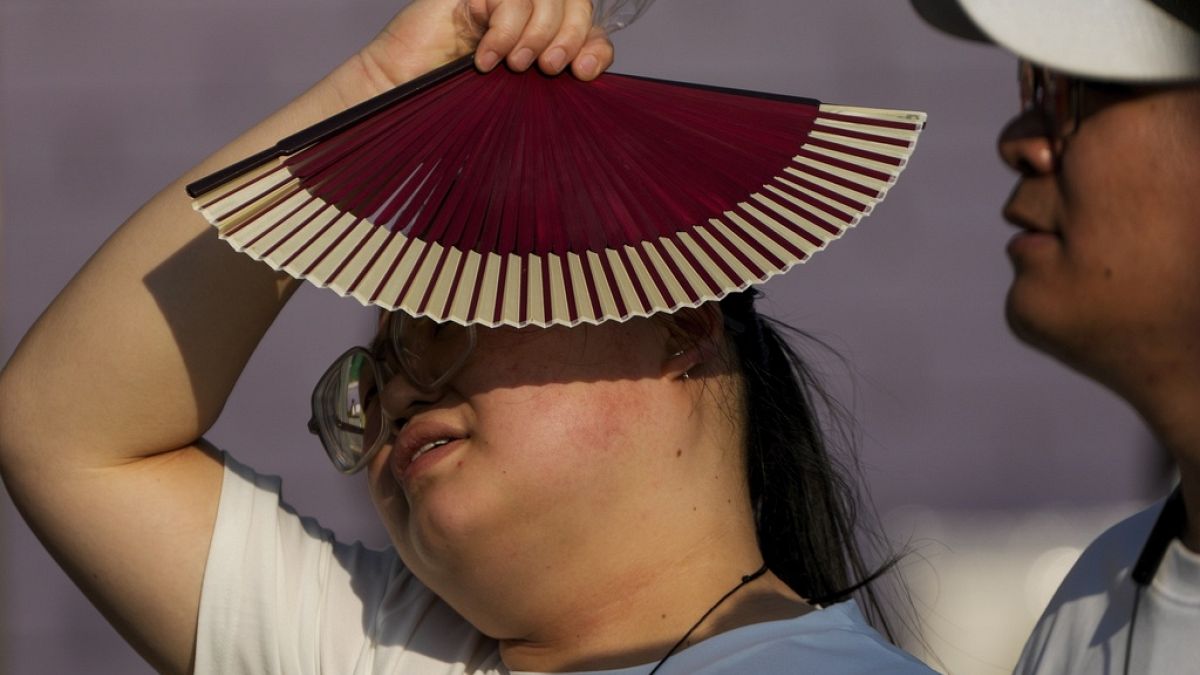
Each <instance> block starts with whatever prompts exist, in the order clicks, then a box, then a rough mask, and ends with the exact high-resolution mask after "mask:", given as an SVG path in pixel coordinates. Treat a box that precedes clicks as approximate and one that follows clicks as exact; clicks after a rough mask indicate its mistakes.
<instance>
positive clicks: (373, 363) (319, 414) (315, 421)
mask: <svg viewBox="0 0 1200 675" xmlns="http://www.w3.org/2000/svg"><path fill="white" fill-rule="evenodd" d="M355 355H361V356H364V357H365V359H364V363H365V364H366V365H368V366H369V367H370V368H371V369H372V370H373V371H374V373H373V374H374V376H375V381H376V382H377V383H378V386H379V388H380V390H382V389H383V387H385V386H387V383H388V382H389V381H391V379H392V377H394V373H393V372H392V370H391V368H388V367H387V363H386V362H382V361H381V360H380V359H379V358H378V357H377V356H375V354H373V353H371V350H369V349H367V348H366V347H359V346H355V347H351V348H350V349H347V350H346V351H344V352H342V354H341V356H339V357H337V358H336V359H334V360H333V363H331V364H330V365H329V367H328V368H326V369H325V372H324V373H323V374H322V375H321V377H320V378H319V379H318V380H317V384H316V386H315V387H313V391H312V396H311V397H310V399H309V403H310V405H311V410H312V416H311V417H309V419H308V430H309V432H310V433H312V434H314V435H315V436H316V437H317V438H319V439H320V440H321V447H323V448H324V449H325V455H326V456H328V457H329V461H330V462H332V463H333V466H334V468H336V469H337V470H338V471H339V472H340V473H343V474H345V475H347V476H349V475H351V474H355V473H358V472H359V471H362V469H363V467H365V466H366V465H367V464H369V463H370V462H371V460H372V459H374V457H375V455H376V454H377V453H378V452H379V450H380V448H382V447H383V446H384V444H385V443H387V441H388V439H389V438H391V436H392V434H391V433H390V432H389V431H388V430H389V429H391V426H392V423H393V422H395V420H393V419H392V418H391V416H389V415H388V413H387V411H386V410H385V409H384V407H383V406H382V405H380V406H379V415H380V424H379V434H378V436H376V437H375V439H374V440H372V441H371V443H370V447H367V442H366V441H367V439H366V434H365V432H366V430H365V429H362V428H359V427H353V426H351V425H347V424H345V423H343V422H341V421H340V420H338V418H337V415H336V414H334V415H329V414H328V409H327V406H326V404H325V400H324V396H323V394H324V391H325V388H326V386H325V385H326V383H327V382H328V381H329V380H330V379H333V378H340V375H341V371H342V368H343V367H344V366H343V364H344V363H345V361H346V360H347V359H349V358H351V357H353V356H355ZM322 420H332V421H333V424H334V425H336V426H337V429H338V430H339V431H349V432H352V433H359V434H362V435H363V450H362V454H361V455H360V456H359V458H358V460H357V461H355V462H354V463H353V464H349V465H347V464H344V463H343V462H341V461H339V460H338V457H339V456H350V455H352V454H354V453H350V452H344V448H342V447H340V443H339V442H338V441H336V440H333V439H334V438H336V436H334V435H333V434H332V433H330V430H328V429H326V428H325V427H324V426H323V425H322V424H321V421H322Z"/></svg>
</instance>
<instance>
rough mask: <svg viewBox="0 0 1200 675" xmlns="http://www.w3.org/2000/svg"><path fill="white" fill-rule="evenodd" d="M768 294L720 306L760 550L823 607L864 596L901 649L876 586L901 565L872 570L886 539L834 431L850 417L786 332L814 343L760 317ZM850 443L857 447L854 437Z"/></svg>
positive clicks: (746, 294) (736, 296)
mask: <svg viewBox="0 0 1200 675" xmlns="http://www.w3.org/2000/svg"><path fill="white" fill-rule="evenodd" d="M758 295H759V293H758V292H757V291H753V290H750V291H743V292H740V293H733V294H730V295H728V296H726V297H725V298H724V299H723V300H722V301H721V303H720V306H721V311H722V314H723V318H724V322H725V333H726V336H727V341H728V342H729V343H730V344H729V346H731V347H732V348H733V352H734V354H733V355H732V360H733V361H734V363H733V364H732V365H734V366H735V367H736V370H737V371H738V372H740V375H741V379H742V387H741V389H742V392H741V395H742V410H743V411H744V415H745V420H744V431H743V433H744V438H745V446H746V474H747V480H748V482H749V489H750V500H751V504H752V506H753V508H754V519H755V527H756V533H757V536H758V545H759V549H760V550H761V551H762V554H763V558H764V560H765V562H766V564H767V565H768V567H770V569H771V571H772V572H774V573H775V575H776V576H778V577H779V578H780V579H781V580H783V581H784V583H786V584H787V585H788V586H789V587H791V589H792V590H793V591H795V592H796V593H797V594H799V595H800V596H801V597H803V598H806V599H808V600H809V601H811V602H813V603H816V604H819V605H829V604H834V603H836V602H840V601H842V600H846V599H848V598H850V597H851V596H853V595H854V594H856V593H857V595H858V599H859V601H860V604H861V605H862V609H863V611H864V613H865V614H866V616H867V618H868V619H869V620H870V621H871V623H872V624H874V625H875V627H876V628H877V629H879V630H880V631H881V632H882V633H884V634H885V635H887V637H888V638H889V639H891V640H892V641H895V640H896V639H897V637H898V636H897V634H896V631H895V630H894V628H893V623H892V621H891V620H890V619H889V616H888V613H887V612H885V611H884V604H883V602H882V600H881V594H880V592H879V591H878V590H877V589H876V588H874V587H873V586H872V583H873V582H875V581H876V580H877V579H879V577H880V576H881V575H883V574H884V573H885V572H887V571H888V570H889V569H891V567H893V566H894V565H895V562H896V558H895V557H894V556H892V557H889V558H887V559H885V560H884V561H883V562H882V563H879V564H878V566H877V567H871V566H870V565H869V563H868V561H867V559H866V557H865V556H864V554H863V551H862V545H863V544H864V543H870V544H879V543H880V542H881V539H880V538H878V536H876V535H875V533H874V531H873V530H872V529H871V527H870V526H865V525H866V524H865V523H860V507H861V506H862V505H863V502H860V499H859V495H858V491H857V489H856V485H855V483H852V482H851V479H852V478H857V474H858V470H857V464H856V463H854V462H853V456H850V457H847V458H846V459H848V460H851V463H849V464H846V463H844V462H843V461H842V460H841V459H840V458H839V457H836V456H835V455H834V454H833V453H832V452H831V450H832V448H831V447H830V442H829V440H830V438H829V436H828V435H827V430H826V429H825V428H824V427H825V426H828V424H833V425H835V426H836V423H837V422H838V421H839V420H842V421H844V419H845V418H844V415H843V414H842V409H841V408H840V407H839V406H838V405H837V403H836V401H834V399H833V398H832V397H831V396H830V395H829V394H828V393H827V392H826V391H825V389H824V388H823V387H822V386H821V384H820V382H819V381H818V379H817V377H816V376H815V374H814V373H813V372H812V371H811V370H810V368H809V367H808V366H807V365H806V364H805V362H804V361H803V360H802V359H801V358H800V356H799V355H798V354H797V353H796V351H795V350H794V349H793V348H792V346H791V345H790V344H789V343H788V341H787V340H786V339H785V338H784V335H783V334H782V332H783V331H787V332H790V333H794V334H796V335H798V336H803V337H808V336H807V335H805V334H804V333H802V332H801V331H798V330H796V329H793V328H791V327H789V326H787V325H785V324H782V323H780V322H778V321H775V320H773V319H769V318H767V317H764V316H762V315H760V314H759V313H758V312H757V311H756V310H755V308H754V300H755V298H756V297H757V296H758ZM822 413H824V418H823V416H822ZM830 416H832V417H834V418H837V419H834V420H828V419H827V418H829V417H830ZM823 421H825V422H828V424H823ZM843 430H844V429H843ZM842 439H843V440H846V441H849V440H850V439H849V436H848V435H847V434H842ZM843 450H846V451H850V450H851V448H849V447H847V448H843ZM872 552H873V553H874V551H872Z"/></svg>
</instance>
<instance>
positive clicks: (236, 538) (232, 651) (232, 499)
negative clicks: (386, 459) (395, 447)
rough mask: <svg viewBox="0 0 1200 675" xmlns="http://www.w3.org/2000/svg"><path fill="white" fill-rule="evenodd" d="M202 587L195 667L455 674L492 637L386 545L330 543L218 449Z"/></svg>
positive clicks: (272, 482)
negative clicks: (221, 457) (217, 482)
mask: <svg viewBox="0 0 1200 675" xmlns="http://www.w3.org/2000/svg"><path fill="white" fill-rule="evenodd" d="M221 489H222V492H221V500H220V505H219V507H218V510H217V521H216V525H215V528H214V531H213V538H212V543H211V545H210V548H209V555H208V562H207V565H206V568H205V572H204V584H203V588H202V590H201V596H200V614H199V618H198V626H197V634H196V659H195V663H196V671H195V672H197V673H221V674H222V675H225V674H233V673H253V674H255V675H268V674H273V673H279V674H281V675H282V674H287V675H304V674H306V673H314V674H315V673H339V674H340V673H373V672H413V673H462V672H470V671H474V670H476V669H477V668H478V667H479V666H481V665H484V664H485V662H487V661H489V660H490V659H491V658H492V655H493V654H494V652H495V649H494V643H491V642H490V641H489V640H487V639H486V638H484V637H483V636H481V635H480V634H479V633H478V632H477V631H476V630H475V629H474V628H473V627H472V626H471V625H470V624H469V623H467V622H466V621H465V620H464V619H462V617H461V616H459V615H458V614H457V613H455V612H454V611H453V610H452V609H450V608H449V607H448V606H447V605H446V604H445V603H444V602H442V601H441V600H440V599H439V598H438V597H437V596H436V595H435V594H433V593H432V592H431V591H430V590H429V589H428V588H426V587H425V586H424V585H423V584H422V583H421V582H420V581H418V580H417V579H416V578H415V577H413V576H412V574H411V573H410V572H409V571H408V570H407V568H405V567H404V565H403V564H402V563H401V562H400V560H399V558H398V556H396V555H395V553H394V551H375V550H371V549H368V548H365V547H363V546H362V545H360V544H354V545H345V544H341V543H339V542H337V541H336V540H335V539H334V537H333V535H332V533H331V532H329V531H328V530H326V529H324V528H322V527H321V526H320V525H319V524H318V523H317V522H316V521H315V520H313V519H311V518H302V517H300V516H298V515H296V514H295V512H293V511H292V510H291V508H290V507H288V506H287V505H286V504H285V503H284V502H282V501H281V499H280V482H279V479H278V478H276V477H273V476H262V475H259V474H257V473H255V472H254V471H253V470H251V469H249V468H248V467H246V466H244V465H242V464H240V463H238V462H237V461H236V460H234V459H233V458H232V457H230V456H229V455H228V454H226V455H225V476H224V480H223V482H222V488H221Z"/></svg>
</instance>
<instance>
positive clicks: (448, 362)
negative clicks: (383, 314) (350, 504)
mask: <svg viewBox="0 0 1200 675" xmlns="http://www.w3.org/2000/svg"><path fill="white" fill-rule="evenodd" d="M475 341H476V332H475V327H474V326H460V325H458V324H455V323H450V322H446V323H438V322H436V321H434V320H432V319H428V318H416V319H414V318H412V317H409V316H407V315H405V314H402V313H396V314H393V315H392V316H391V317H389V319H388V326H387V330H386V332H385V336H384V337H383V338H382V339H379V340H376V342H375V344H374V345H373V346H372V348H370V349H368V348H365V347H352V348H350V349H349V350H347V351H346V352H345V353H344V354H342V355H341V356H339V357H338V358H337V359H336V360H335V361H334V362H333V364H332V365H331V366H329V369H328V370H326V371H325V374H324V375H322V376H321V379H320V380H318V381H317V386H316V387H315V388H314V389H313V393H312V418H311V419H310V420H309V422H308V430H309V431H311V432H312V433H314V434H316V435H317V436H318V437H320V439H321V444H322V445H324V446H325V452H326V453H327V454H328V455H329V459H330V460H331V461H333V465H334V466H335V467H337V469H338V471H341V472H342V473H346V474H351V473H355V472H357V471H359V470H361V469H362V468H363V467H364V466H366V465H367V463H368V462H370V461H371V458H372V457H374V456H375V453H377V452H379V449H380V448H382V447H383V446H384V444H385V443H387V441H388V440H389V439H390V438H391V436H392V423H393V422H394V421H395V420H393V419H391V418H390V417H389V416H388V414H387V412H386V411H384V409H383V406H382V403H381V401H380V394H381V392H382V390H383V388H384V387H385V386H387V383H388V382H389V381H390V380H391V379H392V378H393V377H396V376H403V377H404V378H405V379H406V380H407V381H408V383H409V384H411V385H412V386H413V387H414V388H416V389H417V390H418V391H420V392H422V393H431V392H434V391H437V390H438V389H441V388H442V387H444V386H445V385H446V384H447V383H448V382H449V381H450V379H451V378H453V377H454V376H455V375H456V374H457V373H458V371H460V370H461V369H462V367H463V365H465V364H466V362H467V359H468V358H469V357H470V356H471V352H472V351H474V349H475Z"/></svg>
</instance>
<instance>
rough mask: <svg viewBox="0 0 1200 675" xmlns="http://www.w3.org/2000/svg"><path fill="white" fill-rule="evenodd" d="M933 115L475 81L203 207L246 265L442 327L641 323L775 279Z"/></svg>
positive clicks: (868, 196)
mask: <svg viewBox="0 0 1200 675" xmlns="http://www.w3.org/2000/svg"><path fill="white" fill-rule="evenodd" d="M923 124H924V115H923V114H921V113H915V112H906V111H887V110H870V109H860V108H844V107H837V106H828V105H822V104H820V103H819V102H817V101H814V100H811V99H801V98H794V97H785V96H775V95H768V94H757V93H753V92H742V91H734V90H727V89H718V88H711V87H703V86H697V85H687V84H681V83H674V82H665V81H660V80H649V79H643V78H636V77H630V76H622V75H613V74H610V75H605V76H603V77H601V78H599V79H598V80H596V81H595V82H591V83H584V82H580V81H578V80H576V79H574V78H571V77H546V76H544V75H541V74H538V73H533V72H530V73H522V74H517V73H513V72H510V71H508V70H505V69H497V70H496V71H494V72H492V73H489V74H481V73H479V72H476V71H474V70H466V71H464V72H462V73H460V74H457V75H454V76H452V77H450V78H448V79H446V80H444V81H442V82H440V83H438V84H436V85H434V86H432V87H429V88H427V89H426V90H424V91H422V92H421V93H420V94H418V95H416V96H413V97H412V98H409V99H406V100H403V101H401V102H400V103H398V104H396V105H394V106H391V107H390V108H388V109H387V110H385V111H384V112H382V113H380V114H377V115H375V116H374V117H372V118H370V119H368V120H366V121H363V122H361V123H359V124H357V125H355V126H353V127H351V128H349V129H346V130H344V131H342V132H341V133H338V134H336V135H334V136H332V137H330V138H328V139H326V140H323V141H321V142H319V143H317V144H315V145H313V146H311V147H309V148H307V149H305V150H303V151H301V152H299V153H296V154H294V155H292V156H290V157H284V158H281V159H278V160H275V161H273V162H271V163H269V164H268V165H267V166H265V167H262V168H260V169H259V170H257V171H255V172H252V173H250V174H248V175H246V176H243V177H241V178H239V179H236V180H234V181H232V182H231V183H230V184H228V185H226V186H223V187H222V188H221V189H219V190H217V191H216V192H215V193H211V194H210V195H208V196H205V197H202V198H201V199H199V200H198V201H197V208H198V209H199V210H200V211H201V212H202V213H204V214H205V216H206V217H208V218H209V220H210V221H211V222H213V223H214V224H215V225H217V227H218V228H219V231H220V235H221V237H222V238H225V239H226V240H228V241H230V243H232V244H233V245H234V246H235V247H237V248H238V249H239V250H243V251H245V252H247V253H249V254H250V255H253V256H254V257H256V258H260V259H262V260H265V261H266V262H268V263H270V264H271V265H272V266H273V267H275V268H277V269H284V270H286V271H288V272H289V273H291V274H293V275H294V276H297V277H300V278H304V279H307V280H309V281H312V282H313V283H316V284H317V285H319V286H327V287H330V288H333V289H334V290H336V291H338V292H339V293H342V294H349V295H353V296H354V297H356V298H358V299H359V300H360V301H362V302H364V303H369V304H373V305H378V306H381V307H384V308H386V309H389V310H397V309H399V310H403V311H406V312H408V313H410V314H413V315H418V316H430V317H432V318H434V319H437V320H439V321H444V320H451V321H456V322H459V323H464V324H471V323H478V324H483V325H489V326H495V325H513V326H523V325H528V324H535V325H541V326H548V325H554V324H565V325H575V324H578V323H580V322H589V323H598V322H600V321H605V320H625V319H628V318H630V317H633V316H648V315H650V314H653V313H655V312H660V311H673V310H676V309H678V308H680V307H684V306H696V305H698V304H700V303H702V302H705V301H707V300H713V299H717V298H720V297H722V296H724V295H725V294H726V293H729V292H732V291H735V290H740V289H744V288H745V287H747V286H749V285H751V284H754V283H759V282H761V281H765V280H766V279H768V278H770V277H771V276H773V275H775V274H779V273H781V272H783V271H786V270H787V269H789V268H790V267H791V266H793V265H795V264H796V263H799V262H803V261H804V260H806V259H807V258H808V257H809V256H810V255H812V254H813V253H814V252H815V251H817V250H820V249H821V248H823V247H824V246H825V245H826V244H827V243H828V242H829V241H831V240H833V239H835V238H837V237H839V236H841V234H842V233H843V232H845V230H846V229H847V228H850V227H852V226H854V225H855V224H856V223H857V222H858V220H859V219H860V218H861V217H862V216H863V215H865V214H866V213H868V212H869V211H870V210H871V208H872V206H873V205H874V204H875V203H876V202H878V201H879V200H880V199H882V198H883V196H884V194H885V193H886V191H887V189H888V187H889V186H890V184H891V183H892V182H894V180H895V179H896V177H897V176H898V175H899V173H900V171H901V169H902V168H903V167H904V164H905V161H906V159H907V157H908V155H909V154H910V153H911V152H912V150H913V147H914V145H915V142H916V138H917V135H918V133H919V132H920V130H921V128H922V127H923Z"/></svg>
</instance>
